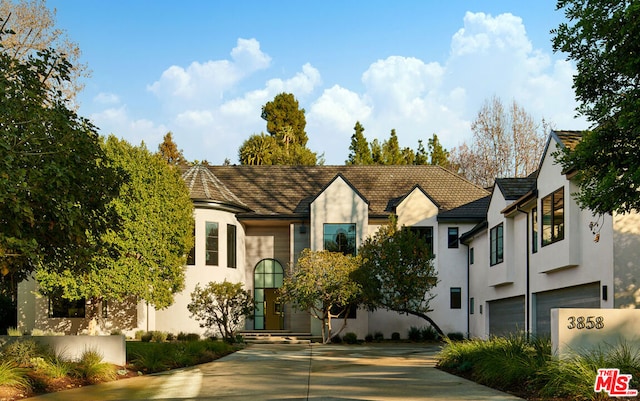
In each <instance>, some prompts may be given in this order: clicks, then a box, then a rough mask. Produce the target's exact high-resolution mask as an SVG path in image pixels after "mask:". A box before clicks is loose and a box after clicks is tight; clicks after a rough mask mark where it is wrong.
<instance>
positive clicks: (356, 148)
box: [345, 121, 373, 166]
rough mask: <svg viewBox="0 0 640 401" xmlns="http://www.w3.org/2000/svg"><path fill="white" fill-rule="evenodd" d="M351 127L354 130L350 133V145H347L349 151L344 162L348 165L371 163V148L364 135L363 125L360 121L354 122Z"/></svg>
mask: <svg viewBox="0 0 640 401" xmlns="http://www.w3.org/2000/svg"><path fill="white" fill-rule="evenodd" d="M353 129H354V131H355V132H354V133H353V135H351V145H349V150H350V151H351V152H350V153H349V158H348V159H347V161H346V162H345V164H346V165H348V166H352V165H358V166H361V165H369V164H373V157H372V156H371V149H369V143H368V142H367V139H366V138H365V137H364V127H363V126H362V124H360V121H358V122H356V125H355V126H354V127H353Z"/></svg>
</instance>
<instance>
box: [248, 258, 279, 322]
mask: <svg viewBox="0 0 640 401" xmlns="http://www.w3.org/2000/svg"><path fill="white" fill-rule="evenodd" d="M253 277H254V282H253V284H254V287H253V288H254V298H255V303H256V308H255V312H254V313H255V314H254V328H255V329H256V330H282V329H283V328H284V307H283V305H282V304H281V303H280V302H279V301H278V288H280V287H282V280H283V278H284V271H283V269H282V265H281V264H280V262H278V261H277V260H275V259H263V260H261V261H260V262H258V264H257V265H256V268H255V270H254V273H253Z"/></svg>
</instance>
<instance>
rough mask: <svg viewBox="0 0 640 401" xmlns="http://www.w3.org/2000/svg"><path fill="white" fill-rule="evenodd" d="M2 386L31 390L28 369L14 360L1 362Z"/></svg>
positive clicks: (0, 375)
mask: <svg viewBox="0 0 640 401" xmlns="http://www.w3.org/2000/svg"><path fill="white" fill-rule="evenodd" d="M0 386H8V387H13V388H19V389H23V390H29V389H30V385H29V380H28V379H27V369H24V368H21V367H19V366H18V365H17V364H16V363H15V362H13V361H6V360H5V361H2V362H0Z"/></svg>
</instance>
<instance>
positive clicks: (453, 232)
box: [448, 227, 458, 248]
mask: <svg viewBox="0 0 640 401" xmlns="http://www.w3.org/2000/svg"><path fill="white" fill-rule="evenodd" d="M448 244H449V248H457V247H458V227H449V235H448Z"/></svg>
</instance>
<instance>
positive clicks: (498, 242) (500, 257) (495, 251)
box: [489, 223, 504, 266]
mask: <svg viewBox="0 0 640 401" xmlns="http://www.w3.org/2000/svg"><path fill="white" fill-rule="evenodd" d="M494 255H495V258H494ZM502 262H504V223H500V224H496V225H495V226H493V227H492V228H491V230H489V266H495V265H497V264H500V263H502Z"/></svg>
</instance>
